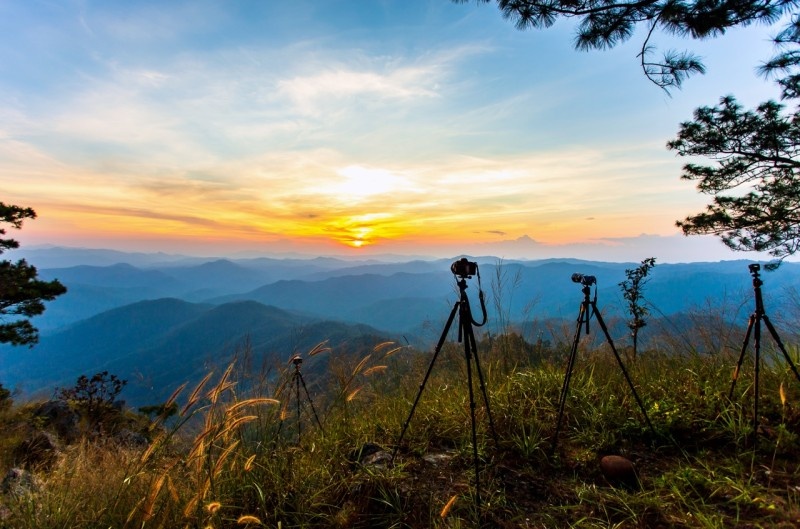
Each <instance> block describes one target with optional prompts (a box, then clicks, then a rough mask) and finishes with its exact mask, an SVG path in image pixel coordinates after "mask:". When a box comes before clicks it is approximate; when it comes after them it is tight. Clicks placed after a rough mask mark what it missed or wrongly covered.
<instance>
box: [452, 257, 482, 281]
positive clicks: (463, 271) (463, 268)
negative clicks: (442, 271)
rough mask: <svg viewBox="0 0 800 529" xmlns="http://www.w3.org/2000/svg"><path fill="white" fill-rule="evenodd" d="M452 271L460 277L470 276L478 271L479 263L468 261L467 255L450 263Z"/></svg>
mask: <svg viewBox="0 0 800 529" xmlns="http://www.w3.org/2000/svg"><path fill="white" fill-rule="evenodd" d="M450 271H451V272H453V275H456V276H458V277H462V278H464V277H466V278H470V277H472V276H474V275H477V273H478V263H475V262H472V261H468V260H467V258H466V257H462V258H461V259H459V260H458V261H455V262H454V263H453V264H452V265H450Z"/></svg>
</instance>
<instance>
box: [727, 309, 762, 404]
mask: <svg viewBox="0 0 800 529" xmlns="http://www.w3.org/2000/svg"><path fill="white" fill-rule="evenodd" d="M755 322H756V314H755V312H754V313H753V314H751V315H750V319H749V320H748V321H747V332H745V333H744V341H743V342H742V351H741V352H740V353H739V360H738V361H737V362H736V369H734V370H733V377H732V380H731V390H730V391H729V392H728V400H733V388H735V387H736V381H737V380H738V379H739V371H740V370H741V369H742V361H743V360H744V353H745V351H747V344H748V342H749V341H750V334H751V333H752V332H753V324H754V323H755Z"/></svg>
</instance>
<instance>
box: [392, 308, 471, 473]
mask: <svg viewBox="0 0 800 529" xmlns="http://www.w3.org/2000/svg"><path fill="white" fill-rule="evenodd" d="M460 305H461V302H460V301H456V303H455V305H453V310H451V311H450V317H449V318H447V323H446V324H445V326H444V329H443V330H442V335H441V336H440V337H439V342H438V343H437V344H436V349H435V350H434V352H433V358H431V363H430V364H429V365H428V371H427V372H426V373H425V378H423V379H422V384H420V385H419V391H418V392H417V397H416V398H415V399H414V404H413V405H412V406H411V411H410V412H409V414H408V418H407V419H406V422H405V423H404V424H403V430H402V431H401V432H400V437H398V438H397V443H396V444H395V447H394V451H393V452H392V460H394V458H395V456H396V455H397V450H398V449H399V448H400V443H402V442H403V437H404V436H405V435H406V430H407V429H408V425H409V423H411V418H412V417H413V416H414V411H415V410H416V409H417V404H419V399H420V397H422V392H423V391H424V390H425V384H427V383H428V377H430V376H431V371H433V364H435V363H436V357H438V356H439V351H441V350H442V346H443V345H444V341H445V340H446V339H447V333H448V332H449V331H450V326H451V325H452V324H453V320H454V319H455V317H456V313H457V312H458V307H459V306H460Z"/></svg>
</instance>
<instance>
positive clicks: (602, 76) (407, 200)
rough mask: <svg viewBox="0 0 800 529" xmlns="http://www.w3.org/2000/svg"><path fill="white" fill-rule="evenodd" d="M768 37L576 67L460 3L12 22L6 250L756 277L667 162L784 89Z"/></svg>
mask: <svg viewBox="0 0 800 529" xmlns="http://www.w3.org/2000/svg"><path fill="white" fill-rule="evenodd" d="M776 31H777V29H775V28H769V27H764V26H753V27H750V28H745V29H736V30H733V31H730V32H728V33H727V34H726V35H724V36H723V37H721V38H719V39H714V40H709V41H699V42H698V41H681V40H674V39H670V37H669V36H664V35H657V36H656V38H655V41H654V42H655V44H656V45H657V46H659V48H661V49H668V48H669V49H672V48H677V49H690V50H692V51H694V52H695V53H697V54H698V55H700V56H701V57H703V59H704V62H705V65H706V67H707V73H706V74H705V75H702V76H695V77H692V78H690V79H689V80H688V81H686V83H685V84H684V87H683V88H682V89H680V90H673V91H672V92H670V93H669V94H667V93H665V92H664V91H663V90H661V89H660V88H658V87H656V86H655V85H654V84H652V83H651V82H649V81H648V80H647V79H646V78H645V77H644V75H643V74H642V71H641V68H640V64H639V59H638V57H637V54H638V52H639V48H640V47H641V45H642V39H643V37H644V35H643V33H642V31H638V32H637V33H636V34H635V35H634V36H633V37H632V39H631V40H630V41H629V42H628V43H626V44H624V45H621V46H618V47H616V48H614V49H611V50H601V51H589V52H584V51H576V50H575V49H574V48H573V41H574V23H572V22H570V21H563V22H560V23H557V24H556V25H555V26H554V27H551V28H548V29H542V30H527V31H520V30H518V29H516V28H515V27H514V25H513V23H511V22H509V21H508V20H505V19H504V18H503V17H502V14H501V13H500V12H499V10H498V9H497V7H496V4H495V3H490V4H484V3H477V2H468V3H462V4H456V3H453V2H451V1H450V0H292V1H291V2H278V1H261V2H257V1H254V0H252V1H244V0H229V1H222V0H217V1H210V0H191V1H180V0H175V1H170V2H164V1H161V0H159V1H152V2H150V1H130V2H107V1H94V0H59V1H55V0H52V1H51V0H27V1H25V2H2V3H0V201H2V202H5V203H7V204H17V205H22V206H26V207H32V208H33V209H35V210H36V212H37V214H38V218H37V219H35V220H29V221H26V223H25V224H24V226H23V229H22V230H21V231H18V232H17V231H14V233H13V236H14V237H15V238H16V239H17V240H19V241H20V242H21V243H22V244H23V245H24V246H37V245H48V244H50V245H58V246H72V247H84V248H111V249H117V250H129V251H164V252H171V253H185V254H192V255H243V254H248V255H277V254H286V253H293V254H297V253H299V254H308V255H344V256H370V255H382V254H395V255H398V254H399V255H430V256H437V257H445V256H451V255H457V254H462V253H466V254H472V255H497V256H499V257H503V258H544V257H577V258H587V259H596V260H604V261H616V262H625V261H640V260H642V259H644V258H646V257H651V256H652V257H656V258H657V259H658V260H659V261H660V262H688V261H709V260H711V261H713V260H720V259H738V258H755V259H762V260H765V259H766V258H767V256H766V255H764V254H761V255H759V254H743V253H737V252H732V251H730V250H728V249H727V248H726V247H725V246H724V245H722V243H721V242H719V241H718V240H717V239H716V238H713V237H684V236H683V235H682V234H680V231H679V229H678V228H676V227H675V221H676V220H680V219H683V218H685V217H686V216H687V215H690V214H694V213H698V212H700V211H701V210H703V209H704V207H705V204H707V203H708V202H709V200H710V198H709V197H708V196H704V195H701V194H699V193H698V192H697V190H696V189H695V187H694V184H693V183H692V182H688V181H682V180H681V179H680V168H681V166H682V165H683V164H684V163H685V162H686V161H687V160H684V159H680V158H679V157H677V156H676V154H675V153H674V152H671V151H668V150H667V149H666V146H665V145H666V142H667V141H668V140H670V139H672V138H674V137H675V135H676V133H677V131H678V127H679V123H681V122H683V121H687V120H689V119H691V116H692V111H693V110H694V109H695V108H697V107H699V106H708V105H714V104H716V103H717V102H718V101H719V98H720V97H722V96H724V95H728V94H733V95H735V96H736V97H737V99H738V100H739V101H740V102H741V103H743V104H744V105H745V106H747V107H752V106H755V105H756V104H758V103H760V102H762V101H765V100H767V99H770V98H773V99H774V98H776V97H777V95H778V91H777V89H776V87H775V86H774V84H773V83H771V82H769V81H767V80H765V79H763V78H762V77H759V76H758V75H757V73H756V68H757V66H758V65H759V64H761V63H762V62H763V61H765V60H766V59H768V58H769V57H770V56H771V55H772V54H773V53H774V51H775V50H774V48H773V46H772V43H771V42H770V40H769V38H770V37H771V36H773V35H774V34H775V33H776Z"/></svg>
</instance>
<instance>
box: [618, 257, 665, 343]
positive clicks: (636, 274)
mask: <svg viewBox="0 0 800 529" xmlns="http://www.w3.org/2000/svg"><path fill="white" fill-rule="evenodd" d="M655 265H656V258H655V257H648V258H647V259H644V260H643V261H642V262H641V263H640V264H639V266H637V267H636V268H633V269H627V270H625V281H622V282H621V283H620V284H619V286H620V288H621V289H622V297H624V298H625V301H627V303H628V306H627V309H628V314H630V315H631V319H630V320H628V328H629V329H630V330H631V337H632V338H633V356H634V357H635V356H636V354H637V348H638V338H639V329H641V328H642V327H644V326H645V325H647V321H646V320H645V317H646V316H648V315H649V314H650V311H649V310H648V308H647V305H646V304H645V300H644V285H645V284H646V283H647V274H649V273H650V270H652V269H653V267H654V266H655Z"/></svg>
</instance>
